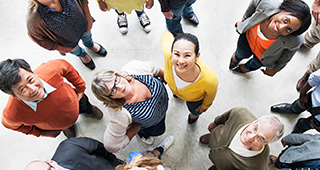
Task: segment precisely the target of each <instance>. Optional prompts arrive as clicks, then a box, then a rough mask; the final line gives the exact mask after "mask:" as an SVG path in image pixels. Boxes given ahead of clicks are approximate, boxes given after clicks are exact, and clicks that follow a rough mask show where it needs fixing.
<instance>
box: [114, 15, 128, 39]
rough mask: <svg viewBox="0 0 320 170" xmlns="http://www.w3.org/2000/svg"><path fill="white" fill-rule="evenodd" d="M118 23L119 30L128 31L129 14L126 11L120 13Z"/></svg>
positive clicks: (123, 32)
mask: <svg viewBox="0 0 320 170" xmlns="http://www.w3.org/2000/svg"><path fill="white" fill-rule="evenodd" d="M117 24H118V27H119V31H120V32H121V33H122V34H125V33H127V32H128V21H127V14H126V13H122V14H119V15H118V18H117Z"/></svg>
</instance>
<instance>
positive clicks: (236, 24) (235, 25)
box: [234, 21, 242, 28]
mask: <svg viewBox="0 0 320 170" xmlns="http://www.w3.org/2000/svg"><path fill="white" fill-rule="evenodd" d="M240 24H242V21H237V22H236V23H235V24H234V27H236V28H237V27H238V26H239V25H240Z"/></svg>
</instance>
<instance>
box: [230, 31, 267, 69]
mask: <svg viewBox="0 0 320 170" xmlns="http://www.w3.org/2000/svg"><path fill="white" fill-rule="evenodd" d="M252 55H253V57H252V58H251V59H250V60H249V61H247V62H246V64H245V67H246V69H248V70H250V71H253V70H257V69H259V68H260V67H261V66H262V63H261V61H260V60H259V59H258V57H257V56H256V55H255V54H254V53H253V52H252V50H251V47H250V45H249V43H248V40H247V37H246V33H243V34H241V35H240V36H239V39H238V44H237V50H236V53H235V58H236V60H237V61H241V60H242V59H244V58H249V57H251V56H252Z"/></svg>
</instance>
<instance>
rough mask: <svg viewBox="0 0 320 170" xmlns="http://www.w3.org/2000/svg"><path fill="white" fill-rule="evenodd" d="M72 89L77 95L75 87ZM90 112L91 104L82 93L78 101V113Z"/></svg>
mask: <svg viewBox="0 0 320 170" xmlns="http://www.w3.org/2000/svg"><path fill="white" fill-rule="evenodd" d="M74 91H75V92H76V94H77V95H78V92H77V91H76V89H74ZM91 112H92V105H91V103H90V102H89V98H88V96H87V95H86V94H84V93H83V96H82V98H81V99H80V101H79V114H81V113H86V114H91Z"/></svg>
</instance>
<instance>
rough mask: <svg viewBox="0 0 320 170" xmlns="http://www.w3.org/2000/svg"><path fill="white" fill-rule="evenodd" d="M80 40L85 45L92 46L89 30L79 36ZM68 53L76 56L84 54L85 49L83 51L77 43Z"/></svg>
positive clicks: (83, 55)
mask: <svg viewBox="0 0 320 170" xmlns="http://www.w3.org/2000/svg"><path fill="white" fill-rule="evenodd" d="M81 40H82V43H83V45H85V46H86V47H88V48H92V47H93V45H94V44H93V40H92V34H91V30H89V31H88V32H85V33H84V34H83V36H82V37H81ZM70 53H71V54H73V55H76V56H78V57H85V56H86V51H84V49H83V48H81V47H80V46H79V45H77V46H76V47H75V48H74V49H73V50H72V51H71V52H70Z"/></svg>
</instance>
